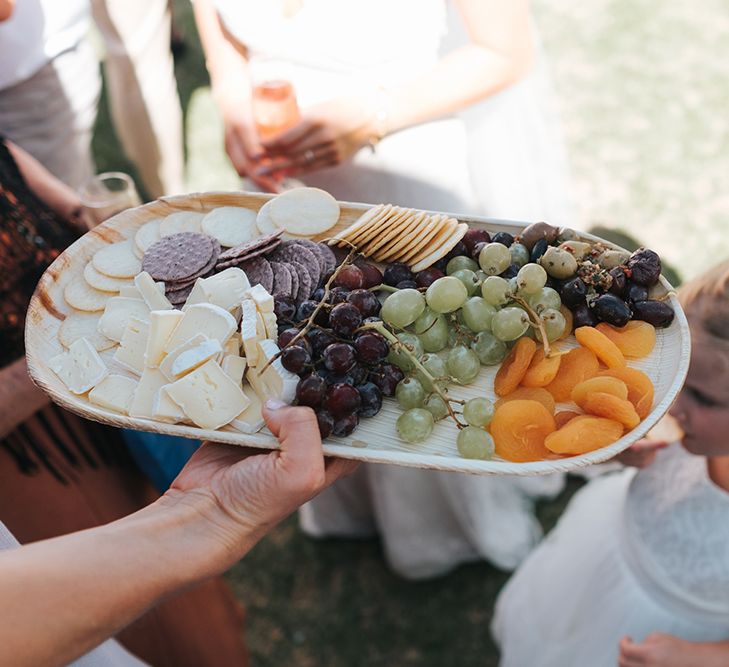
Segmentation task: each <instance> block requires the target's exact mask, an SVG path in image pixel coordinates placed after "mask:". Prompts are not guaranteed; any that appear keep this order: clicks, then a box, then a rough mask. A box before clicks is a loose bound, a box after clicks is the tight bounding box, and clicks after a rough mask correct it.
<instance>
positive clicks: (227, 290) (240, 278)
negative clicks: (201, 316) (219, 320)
mask: <svg viewBox="0 0 729 667" xmlns="http://www.w3.org/2000/svg"><path fill="white" fill-rule="evenodd" d="M250 286H251V284H250V282H248V276H246V274H245V272H244V271H243V270H242V269H239V268H238V267H237V266H231V267H230V268H228V269H225V270H224V271H221V272H220V273H216V274H215V275H214V276H210V278H198V279H197V280H196V281H195V286H194V287H193V288H192V292H190V296H188V297H187V300H186V301H185V308H184V309H183V310H186V309H187V308H188V307H189V306H193V305H195V304H198V303H212V304H215V305H216V306H220V307H221V308H224V309H225V310H227V311H228V312H231V311H233V310H235V309H236V308H237V307H238V306H239V304H240V302H241V300H242V299H243V298H244V297H245V294H246V292H247V291H248V290H249V289H250Z"/></svg>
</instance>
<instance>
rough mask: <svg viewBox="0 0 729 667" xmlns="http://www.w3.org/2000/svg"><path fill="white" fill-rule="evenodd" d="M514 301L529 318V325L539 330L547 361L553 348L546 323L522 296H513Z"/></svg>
mask: <svg viewBox="0 0 729 667" xmlns="http://www.w3.org/2000/svg"><path fill="white" fill-rule="evenodd" d="M511 298H512V301H516V303H518V304H519V305H520V306H521V307H522V308H523V309H524V310H525V311H526V313H527V315H528V316H529V324H530V325H531V326H532V327H534V328H535V329H538V330H539V335H540V337H541V339H542V346H543V347H544V357H545V359H547V358H549V357H551V356H552V348H551V347H550V345H549V340H548V339H547V329H546V328H545V326H544V321H543V320H542V318H541V317H539V315H538V314H537V312H536V311H535V310H534V309H533V308H532V307H531V306H530V305H529V304H528V303H527V302H526V300H525V299H522V298H521V297H520V296H513V297H511Z"/></svg>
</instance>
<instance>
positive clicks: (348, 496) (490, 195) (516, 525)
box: [195, 0, 572, 578]
mask: <svg viewBox="0 0 729 667" xmlns="http://www.w3.org/2000/svg"><path fill="white" fill-rule="evenodd" d="M454 4H455V6H456V8H457V10H458V12H457V13H456V12H453V11H451V12H450V13H449V6H448V3H446V1H445V0H368V2H363V1H362V0H265V1H263V0H196V2H195V13H196V18H197V22H198V27H199V30H200V35H201V39H202V42H203V46H204V48H205V52H206V56H207V63H208V69H209V71H210V75H211V81H212V87H213V93H214V97H215V99H216V100H217V102H218V104H219V106H220V109H221V112H222V115H223V118H224V121H225V131H226V148H227V151H228V155H229V156H230V158H231V160H232V162H233V164H234V166H235V167H236V169H237V170H238V172H239V173H240V174H241V175H242V176H243V175H245V176H248V177H250V178H253V179H254V180H256V181H257V182H258V183H259V184H260V185H262V186H264V187H269V188H275V187H276V182H275V181H274V180H272V176H276V175H279V176H280V175H281V174H286V175H288V176H294V177H296V178H299V179H301V180H303V181H304V182H305V183H306V184H307V185H314V186H318V187H322V188H324V189H326V190H327V191H329V192H331V193H332V194H333V195H334V196H335V197H337V198H338V199H342V200H349V201H362V202H372V203H376V202H392V203H395V204H400V205H404V206H412V207H416V208H421V209H430V210H438V211H450V212H455V213H459V212H460V213H476V214H481V215H489V216H492V217H500V218H509V217H510V218H512V219H519V218H521V219H523V220H525V221H533V220H539V219H546V220H549V221H551V222H553V223H555V224H571V222H572V221H571V219H570V217H569V212H568V211H569V209H568V197H567V186H566V183H567V177H566V166H565V165H566V160H565V159H564V149H563V146H562V144H561V139H560V134H559V127H558V125H557V122H556V116H555V114H554V111H553V102H552V99H551V96H550V94H549V85H548V81H547V79H546V71H545V69H544V64H543V62H542V60H541V55H540V49H539V46H538V40H537V38H536V35H535V31H534V27H533V24H532V21H531V17H530V13H529V7H528V3H527V2H526V0H488V1H486V0H458V2H456V3H454ZM461 19H462V23H461V25H462V26H463V25H465V26H467V37H465V36H464V33H463V29H462V27H461V28H460V34H459V33H458V32H457V31H455V30H451V31H450V32H449V27H450V28H453V27H454V26H455V24H456V21H457V20H461ZM446 39H447V42H446ZM449 47H450V48H449ZM444 52H445V53H444ZM262 56H269V57H272V58H275V59H279V60H281V61H283V62H285V63H286V67H287V71H288V77H289V78H290V80H291V81H292V83H293V86H294V89H295V91H296V95H297V98H298V103H299V107H300V109H301V118H300V120H299V121H298V122H296V124H294V125H293V127H290V128H289V129H288V130H285V131H284V132H283V133H282V134H280V135H279V136H277V137H275V138H273V139H271V140H268V141H265V142H263V143H262V142H261V141H260V140H259V138H258V137H257V135H256V132H255V125H254V123H253V120H252V111H251V108H252V105H251V93H250V90H251V84H250V77H249V75H250V72H249V63H251V62H253V64H254V65H255V61H256V60H258V59H260V58H261V57H262ZM562 483H563V480H562V478H561V477H560V476H555V477H552V478H534V479H523V480H522V479H513V478H483V477H482V478H478V477H472V476H468V475H460V474H453V473H434V472H424V471H420V470H412V469H404V468H398V467H394V466H377V465H364V466H362V467H361V468H360V470H359V471H358V472H357V474H356V475H355V476H353V477H352V478H349V479H347V480H346V481H345V482H344V483H341V484H338V485H337V487H336V488H335V489H334V490H332V491H331V492H330V493H328V494H325V496H323V497H322V498H321V499H320V500H318V501H317V502H316V503H311V504H309V505H308V506H307V507H306V508H304V510H303V511H302V514H301V522H302V526H303V528H304V530H305V531H306V532H307V533H309V534H311V535H316V536H326V535H342V536H364V535H371V534H374V533H376V532H379V533H380V534H381V535H382V538H383V544H384V546H385V552H386V555H387V557H388V560H389V561H390V563H391V565H392V566H393V568H394V569H395V570H397V571H398V572H399V573H401V574H403V575H404V576H407V577H413V578H415V577H427V576H434V575H437V574H441V573H443V572H446V571H447V570H449V569H451V568H453V567H455V566H456V565H457V564H459V563H461V562H464V561H468V560H475V559H480V558H487V559H489V560H491V561H492V562H493V563H495V564H496V565H498V566H500V567H503V568H513V567H515V566H516V565H517V564H518V563H519V562H520V561H521V560H522V559H523V558H524V557H525V556H526V554H527V553H528V552H529V550H530V549H531V548H532V546H533V545H534V544H535V543H536V541H537V540H538V539H539V537H540V535H541V531H540V527H539V524H538V522H537V521H536V518H535V517H534V514H533V503H534V499H535V498H536V497H539V496H552V495H554V494H556V493H558V492H559V490H560V489H561V488H562Z"/></svg>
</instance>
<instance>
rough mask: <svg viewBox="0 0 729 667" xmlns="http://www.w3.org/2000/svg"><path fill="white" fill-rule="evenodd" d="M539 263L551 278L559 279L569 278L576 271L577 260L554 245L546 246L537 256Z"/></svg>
mask: <svg viewBox="0 0 729 667" xmlns="http://www.w3.org/2000/svg"><path fill="white" fill-rule="evenodd" d="M539 263H540V264H541V265H542V266H543V267H544V270H545V271H546V272H547V273H548V274H549V275H550V276H552V278H558V279H560V280H564V279H565V278H571V277H572V276H573V275H575V273H576V271H577V260H576V259H575V258H574V256H573V255H572V254H570V253H569V252H567V251H566V250H563V249H562V248H555V247H554V246H550V247H549V248H547V252H545V253H544V254H543V255H542V256H541V257H540V258H539Z"/></svg>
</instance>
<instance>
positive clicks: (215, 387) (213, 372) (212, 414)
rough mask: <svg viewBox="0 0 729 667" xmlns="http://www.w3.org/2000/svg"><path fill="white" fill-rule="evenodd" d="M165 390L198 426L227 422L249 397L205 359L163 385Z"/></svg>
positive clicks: (238, 412)
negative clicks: (171, 381) (184, 374)
mask: <svg viewBox="0 0 729 667" xmlns="http://www.w3.org/2000/svg"><path fill="white" fill-rule="evenodd" d="M167 393H168V394H169V396H170V398H172V400H173V401H175V403H177V404H178V405H179V406H180V407H181V408H182V410H183V411H184V413H185V414H186V415H187V416H188V417H189V418H190V419H191V420H192V422H193V423H194V424H195V425H197V426H199V427H200V428H208V429H216V428H220V427H221V426H224V425H225V424H228V423H229V422H230V421H232V420H233V419H235V418H236V417H237V416H238V415H239V414H240V413H241V412H243V410H245V409H246V407H248V404H249V402H250V401H249V399H248V397H247V396H246V395H245V394H244V393H243V389H242V388H241V387H240V386H238V385H236V384H235V382H233V380H231V379H230V377H229V376H228V375H226V374H225V372H224V371H223V369H222V368H221V367H220V366H219V365H218V364H217V363H216V362H214V361H208V362H206V363H204V364H203V365H202V366H200V367H199V368H197V369H195V370H194V371H192V373H188V374H187V375H186V376H185V377H183V378H181V379H180V380H177V381H176V382H173V383H172V384H171V385H170V386H169V387H167Z"/></svg>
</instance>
